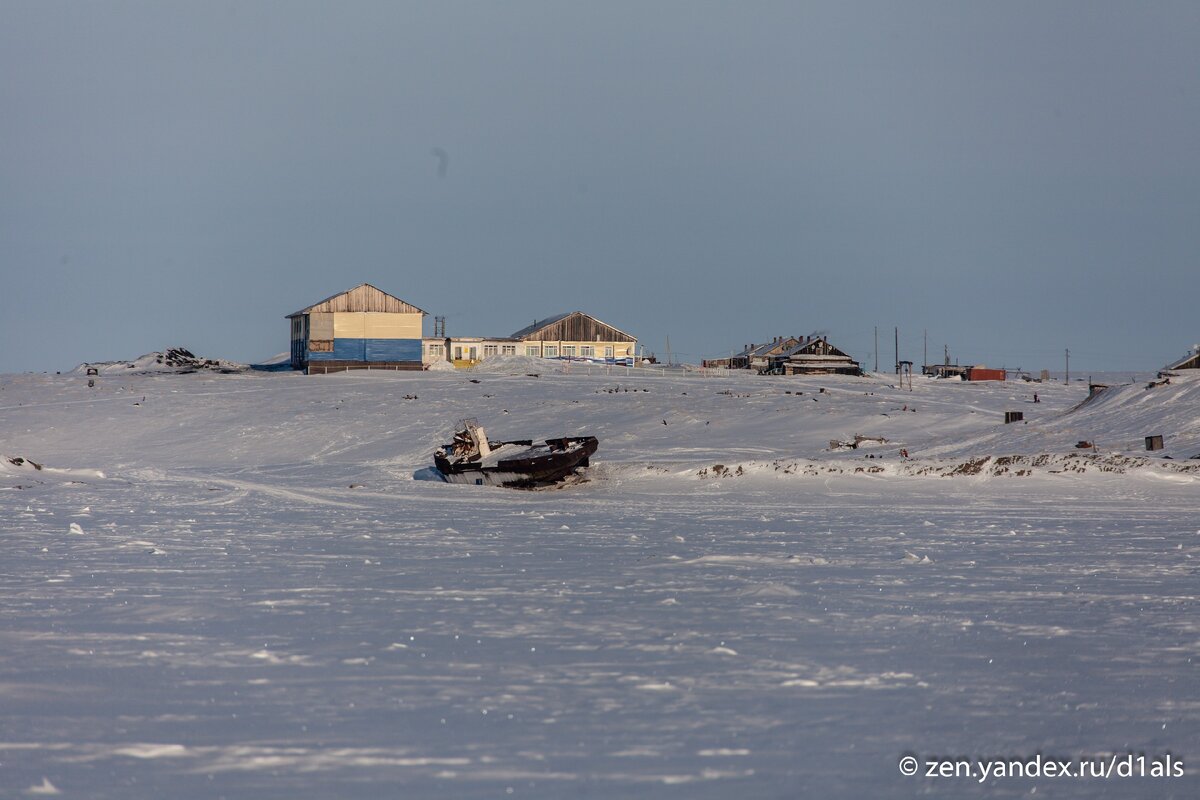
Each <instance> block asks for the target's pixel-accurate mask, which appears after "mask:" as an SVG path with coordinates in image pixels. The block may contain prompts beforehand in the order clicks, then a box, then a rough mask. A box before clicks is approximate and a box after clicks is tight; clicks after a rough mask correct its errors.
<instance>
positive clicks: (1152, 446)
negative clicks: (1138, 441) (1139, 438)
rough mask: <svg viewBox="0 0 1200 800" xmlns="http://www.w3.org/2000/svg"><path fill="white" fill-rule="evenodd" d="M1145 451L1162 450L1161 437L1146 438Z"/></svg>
mask: <svg viewBox="0 0 1200 800" xmlns="http://www.w3.org/2000/svg"><path fill="white" fill-rule="evenodd" d="M1146 449H1147V450H1162V449H1163V437H1161V436H1147V437H1146Z"/></svg>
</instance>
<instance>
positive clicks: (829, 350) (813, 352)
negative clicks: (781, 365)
mask: <svg viewBox="0 0 1200 800" xmlns="http://www.w3.org/2000/svg"><path fill="white" fill-rule="evenodd" d="M820 345H824V347H821V346H820ZM821 350H825V351H826V352H824V353H822V352H820V351H821ZM783 355H784V357H785V358H793V357H795V356H818V357H828V356H834V357H837V358H845V359H850V360H851V361H853V360H854V359H852V358H850V355H849V354H848V353H844V352H842V351H841V350H839V349H837V348H836V347H834V346H833V345H831V344H830V343H829V340H828V339H825V338H824V337H817V338H815V339H810V340H808V341H807V342H800V343H799V344H798V345H796V346H795V347H793V348H791V349H790V350H788V351H787V352H786V353H784V354H783Z"/></svg>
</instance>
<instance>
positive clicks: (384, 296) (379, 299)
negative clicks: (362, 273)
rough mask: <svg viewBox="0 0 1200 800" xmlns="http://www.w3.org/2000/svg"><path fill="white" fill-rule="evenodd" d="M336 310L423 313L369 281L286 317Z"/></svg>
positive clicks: (326, 312)
mask: <svg viewBox="0 0 1200 800" xmlns="http://www.w3.org/2000/svg"><path fill="white" fill-rule="evenodd" d="M336 311H341V312H359V311H373V312H383V313H387V314H425V312H424V311H422V310H421V309H419V308H417V307H416V306H414V305H412V304H411V303H406V302H404V301H403V300H401V299H400V298H399V297H395V296H393V295H390V294H388V293H387V292H385V291H383V290H382V289H378V288H376V287H374V286H372V285H371V284H369V283H360V284H359V285H358V286H355V287H354V288H353V289H347V290H346V291H344V292H338V293H337V294H335V295H330V296H329V297H326V298H325V299H324V300H322V301H321V302H319V303H314V304H312V305H311V306H309V307H308V308H302V309H300V310H299V311H296V312H295V313H292V314H288V317H289V318H291V317H298V316H301V315H303V314H329V313H333V312H336Z"/></svg>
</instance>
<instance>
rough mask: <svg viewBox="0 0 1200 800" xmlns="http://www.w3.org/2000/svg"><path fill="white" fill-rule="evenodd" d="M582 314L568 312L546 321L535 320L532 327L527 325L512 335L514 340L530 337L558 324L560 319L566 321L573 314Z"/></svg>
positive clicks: (548, 318)
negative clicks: (535, 332)
mask: <svg viewBox="0 0 1200 800" xmlns="http://www.w3.org/2000/svg"><path fill="white" fill-rule="evenodd" d="M581 313H583V312H581V311H567V312H565V313H562V314H555V315H554V316H553V317H546V318H545V319H539V320H535V321H534V323H533V324H532V325H526V326H525V327H524V328H521V330H519V331H517V332H516V333H514V334H513V335H512V338H514V339H520V338H521V337H522V336H528V335H529V334H531V333H533V332H534V331H540V330H541V329H542V328H545V327H546V326H547V325H553V324H554V323H555V322H558V321H559V320H560V319H566V318H567V317H569V316H571V314H581Z"/></svg>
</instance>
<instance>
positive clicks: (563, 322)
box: [497, 311, 637, 364]
mask: <svg viewBox="0 0 1200 800" xmlns="http://www.w3.org/2000/svg"><path fill="white" fill-rule="evenodd" d="M509 340H511V341H512V342H514V343H515V345H516V355H522V356H535V357H538V358H558V359H567V360H586V361H600V362H604V363H608V364H614V363H624V364H632V363H633V359H634V357H635V356H636V355H637V338H636V337H634V336H631V335H629V334H628V333H625V332H624V331H622V330H620V329H618V328H614V327H613V326H611V325H608V324H607V323H604V322H601V321H600V320H598V319H596V318H595V317H593V316H591V315H589V314H585V313H583V312H582V311H572V312H570V313H567V314H558V315H557V316H553V317H547V318H546V319H543V320H538V321H535V322H534V323H533V324H532V325H527V326H526V327H524V328H522V329H521V330H519V331H517V332H516V333H514V334H513V335H512V336H510V337H508V339H507V340H505V341H509ZM497 344H499V345H500V346H504V343H503V342H497Z"/></svg>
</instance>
